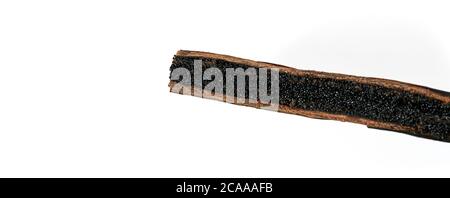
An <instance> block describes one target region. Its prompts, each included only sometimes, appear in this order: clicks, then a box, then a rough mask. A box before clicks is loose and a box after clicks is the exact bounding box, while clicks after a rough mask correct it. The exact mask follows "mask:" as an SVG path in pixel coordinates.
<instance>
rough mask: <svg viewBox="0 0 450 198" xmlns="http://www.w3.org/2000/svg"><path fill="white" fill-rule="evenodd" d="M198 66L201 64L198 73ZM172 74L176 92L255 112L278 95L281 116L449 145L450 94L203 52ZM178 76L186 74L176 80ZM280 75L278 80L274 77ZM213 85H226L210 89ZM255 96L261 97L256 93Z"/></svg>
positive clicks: (184, 58) (185, 57)
mask: <svg viewBox="0 0 450 198" xmlns="http://www.w3.org/2000/svg"><path fill="white" fill-rule="evenodd" d="M196 61H197V63H198V64H201V65H197V66H199V67H197V68H196V65H195V62H196ZM211 68H213V69H211ZM196 69H198V71H197V72H196ZM208 69H209V70H208ZM239 69H240V70H239ZM266 70H267V73H265V72H266ZM170 71H171V80H170V83H169V87H170V90H171V91H172V92H176V93H181V92H180V90H182V91H183V92H185V93H183V94H186V93H187V94H190V95H195V96H199V97H203V98H210V99H216V100H221V101H227V102H230V103H233V104H239V105H246V106H252V107H256V108H264V107H267V106H268V105H269V104H267V101H265V100H266V99H267V97H268V98H269V99H270V97H273V96H274V95H275V94H276V95H277V97H278V98H276V100H272V101H271V102H272V103H274V101H275V102H276V109H275V110H276V111H279V112H284V113H290V114H296V115H302V116H307V117H311V118H319V119H330V120H339V121H345V122H353V123H359V124H364V125H367V126H368V127H370V128H378V129H386V130H391V131H397V132H402V133H406V134H409V135H414V136H418V137H424V138H429V139H434V140H439V141H445V142H450V93H448V92H445V91H440V90H435V89H431V88H427V87H423V86H418V85H413V84H409V83H403V82H398V81H393V80H386V79H380V78H368V77H358V76H351V75H343V74H335V73H325V72H317V71H306V70H298V69H294V68H290V67H286V66H282V65H277V64H272V63H266V62H258V61H252V60H247V59H242V58H237V57H232V56H227V55H220V54H214V53H208V52H198V51H184V50H180V51H178V52H177V54H176V55H175V56H174V58H173V62H172V65H171V67H170ZM174 71H177V72H181V73H182V74H185V75H184V76H183V75H181V74H180V75H178V76H177V75H174ZM230 71H234V74H233V75H235V76H236V77H233V78H227V77H229V75H228V74H227V72H230ZM199 72H200V73H199ZM239 72H241V73H239ZM242 72H244V73H242ZM275 73H276V74H277V76H274V75H273V74H275ZM240 74H244V75H245V76H244V78H243V79H244V81H243V82H244V83H243V84H239V81H237V82H236V81H234V82H231V81H230V79H232V80H235V79H238V78H239V75H240ZM253 74H256V76H255V79H252V75H253ZM262 74H264V75H262ZM186 75H189V76H186ZM262 77H264V79H265V80H266V81H267V84H264V88H265V89H263V90H266V89H267V93H263V92H262V91H261V90H262V89H260V88H261V87H262V85H263V84H261V82H263V81H261V79H263V78H262ZM219 78H220V79H219ZM213 81H214V82H215V83H216V84H217V82H220V83H222V86H215V87H214V89H210V88H211V87H210V84H213V83H212V82H213ZM275 81H276V85H277V87H276V89H274V82H275ZM227 82H228V84H227ZM252 82H256V84H252ZM219 85H220V84H219ZM226 85H232V86H231V87H232V88H230V87H229V86H226ZM242 85H244V86H243V87H242ZM252 85H253V86H252ZM254 86H256V87H254ZM227 88H228V89H229V90H227ZM240 89H241V90H240ZM253 91H256V92H255V93H254V94H253ZM263 96H267V97H266V98H264V97H263ZM230 98H231V99H230ZM271 99H274V98H271ZM242 101H244V102H242Z"/></svg>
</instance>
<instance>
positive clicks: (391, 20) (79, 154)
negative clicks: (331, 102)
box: [0, 0, 450, 177]
mask: <svg viewBox="0 0 450 198" xmlns="http://www.w3.org/2000/svg"><path fill="white" fill-rule="evenodd" d="M449 6H450V5H449V4H448V3H446V1H392V0H390V1H383V0H382V1H356V0H355V1H321V0H319V1H273V2H268V1H229V0H228V1H182V0H180V1H169V0H164V1H112V0H108V1H106V0H105V1H95V0H89V1H87V0H79V1H56V0H55V1H20V0H17V1H1V2H0V176H1V177H426V176H433V177H444V176H446V177H449V176H450V168H449V167H450V144H448V143H441V142H437V141H432V140H426V139H421V138H416V137H412V136H408V135H403V134H399V133H395V132H389V131H381V130H374V129H368V128H366V127H365V126H363V125H357V124H350V123H343V122H337V121H324V120H314V119H309V118H304V117H301V116H294V115H288V114H282V113H274V112H269V111H264V110H258V109H253V108H247V107H241V106H235V105H230V104H226V103H220V102H216V101H211V100H205V99H200V98H196V97H190V96H182V95H177V94H172V93H169V89H168V87H167V84H168V82H169V66H170V64H171V61H172V57H173V55H174V54H175V53H176V51H177V50H179V49H186V50H200V51H210V52H216V53H222V54H229V55H234V56H238V57H243V58H249V59H254V60H260V61H266V62H273V63H278V64H283V65H288V66H292V67H297V68H300V69H312V70H319V71H329V72H338V73H346V74H353V75H362V76H372V77H383V78H390V79H395V80H400V81H407V82H412V83H416V84H422V85H425V86H429V87H433V88H437V89H442V90H447V91H449V90H450V79H449V77H448V76H449V74H450V60H449V57H450V36H449V35H450V25H449V18H450V12H449V11H448V10H449Z"/></svg>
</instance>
